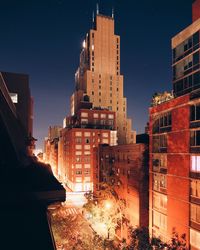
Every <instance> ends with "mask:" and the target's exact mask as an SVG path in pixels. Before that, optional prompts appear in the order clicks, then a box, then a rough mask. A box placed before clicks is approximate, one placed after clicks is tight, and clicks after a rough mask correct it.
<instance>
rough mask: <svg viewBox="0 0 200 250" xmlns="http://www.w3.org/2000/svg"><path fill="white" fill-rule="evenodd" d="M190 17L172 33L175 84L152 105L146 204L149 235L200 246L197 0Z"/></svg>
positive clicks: (199, 30) (194, 249)
mask: <svg viewBox="0 0 200 250" xmlns="http://www.w3.org/2000/svg"><path fill="white" fill-rule="evenodd" d="M192 9H193V23H192V24H191V25H190V26H188V27H187V28H185V29H184V30H183V31H181V32H180V33H178V34H177V35H176V36H174V37H173V38H172V50H173V61H172V67H173V89H174V96H173V95H172V94H170V93H166V92H165V93H164V94H162V95H158V96H155V97H154V98H153V103H152V106H153V107H151V108H150V123H149V124H150V126H149V127H150V128H149V134H150V161H149V162H150V166H149V169H150V172H149V176H150V180H149V182H150V190H149V196H150V200H149V203H150V207H149V221H150V222H149V229H150V232H151V233H152V235H156V236H160V237H161V238H162V239H163V240H166V241H168V240H169V239H170V238H171V236H172V232H173V231H176V232H177V233H178V234H179V236H181V235H182V234H185V235H186V245H187V247H188V249H192V250H197V249H200V248H199V247H200V56H199V53H200V0H196V1H195V2H194V3H193V8H192Z"/></svg>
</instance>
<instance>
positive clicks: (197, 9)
mask: <svg viewBox="0 0 200 250" xmlns="http://www.w3.org/2000/svg"><path fill="white" fill-rule="evenodd" d="M199 18H200V0H194V1H193V4H192V22H195V21H196V20H197V19H199Z"/></svg>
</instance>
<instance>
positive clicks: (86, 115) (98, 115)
mask: <svg viewBox="0 0 200 250" xmlns="http://www.w3.org/2000/svg"><path fill="white" fill-rule="evenodd" d="M81 117H88V113H87V112H81ZM93 117H94V118H99V117H100V118H108V119H114V114H98V113H94V114H93Z"/></svg>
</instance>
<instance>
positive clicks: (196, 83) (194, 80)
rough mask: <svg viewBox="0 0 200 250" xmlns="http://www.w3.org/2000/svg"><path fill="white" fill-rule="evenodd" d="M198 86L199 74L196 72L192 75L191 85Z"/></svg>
mask: <svg viewBox="0 0 200 250" xmlns="http://www.w3.org/2000/svg"><path fill="white" fill-rule="evenodd" d="M199 84H200V72H197V73H195V74H194V75H193V85H194V86H195V85H199Z"/></svg>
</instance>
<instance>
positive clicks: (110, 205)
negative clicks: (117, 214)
mask: <svg viewBox="0 0 200 250" xmlns="http://www.w3.org/2000/svg"><path fill="white" fill-rule="evenodd" d="M105 207H106V209H110V208H111V207H112V204H111V202H109V201H106V203H105Z"/></svg>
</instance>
